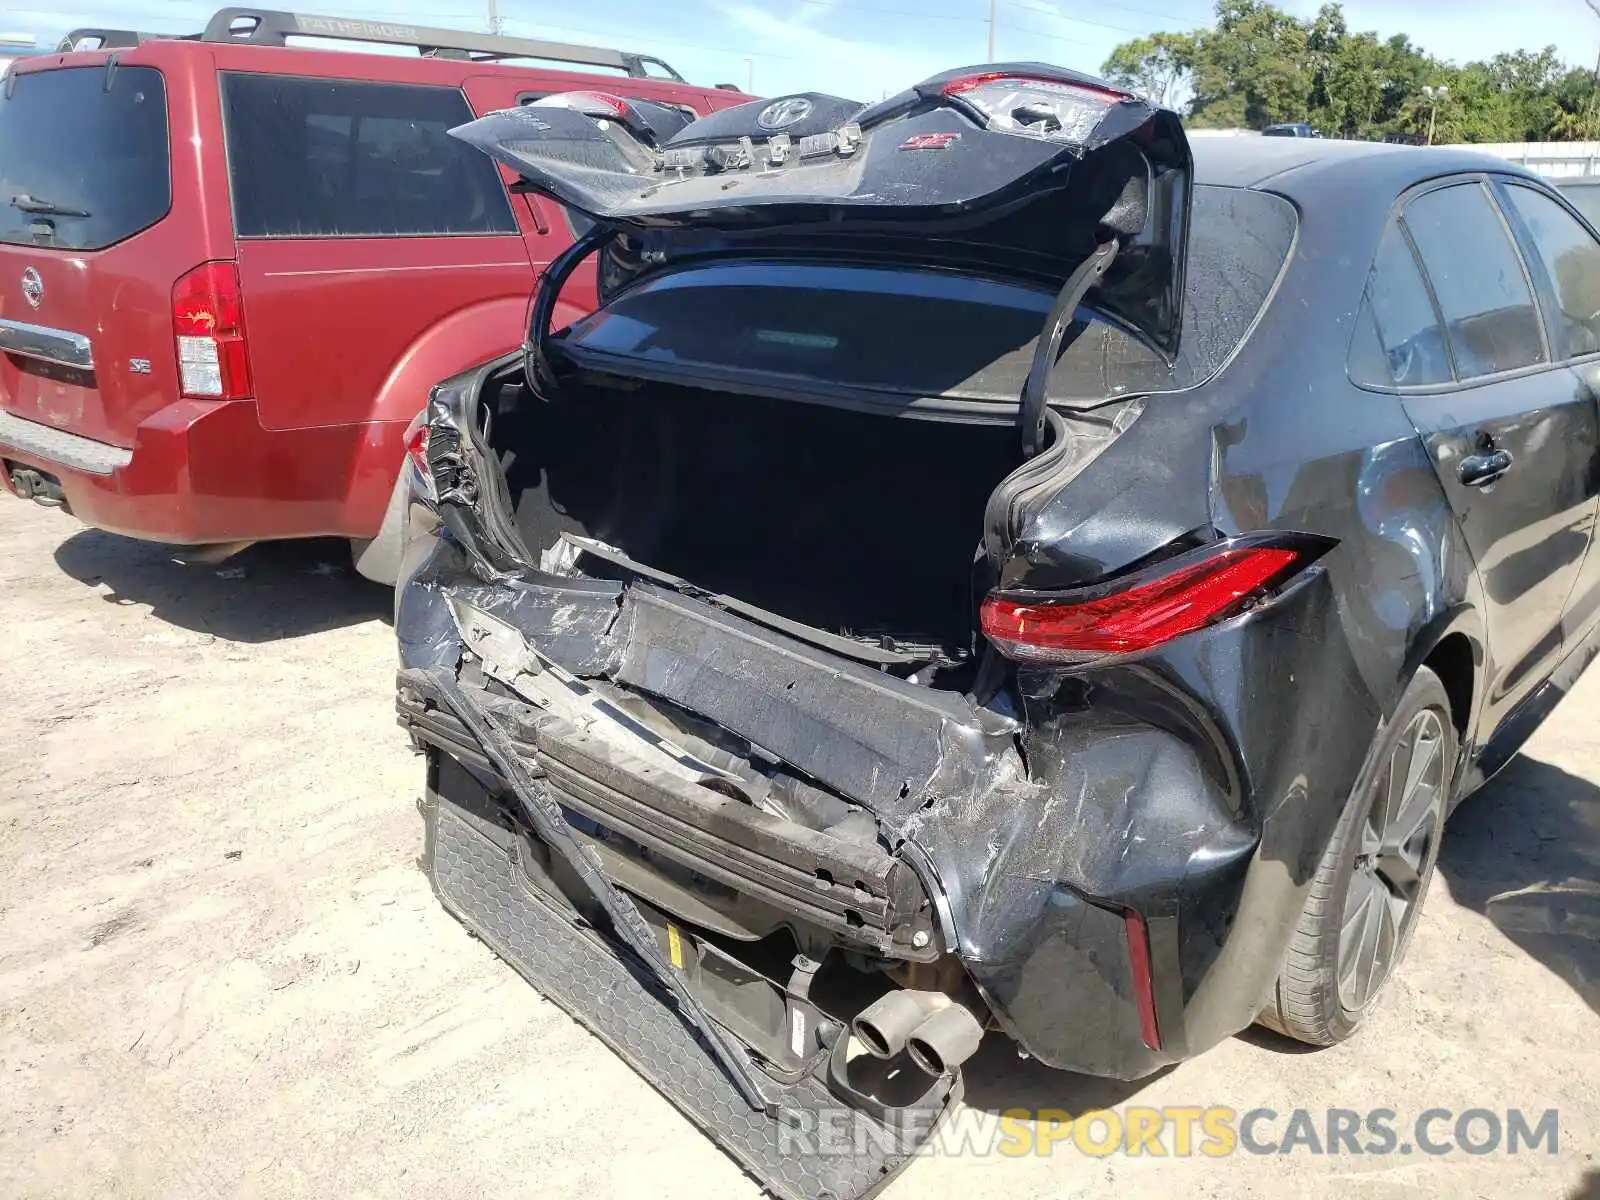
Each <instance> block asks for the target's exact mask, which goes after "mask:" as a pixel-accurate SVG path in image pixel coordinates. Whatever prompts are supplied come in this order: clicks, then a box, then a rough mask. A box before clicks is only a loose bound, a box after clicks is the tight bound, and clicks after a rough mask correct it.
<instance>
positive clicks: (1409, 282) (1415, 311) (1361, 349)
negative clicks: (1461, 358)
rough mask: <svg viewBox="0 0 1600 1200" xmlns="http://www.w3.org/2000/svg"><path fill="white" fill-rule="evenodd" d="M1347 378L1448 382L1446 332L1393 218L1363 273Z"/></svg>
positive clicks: (1411, 384) (1403, 384)
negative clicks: (1362, 298) (1365, 274)
mask: <svg viewBox="0 0 1600 1200" xmlns="http://www.w3.org/2000/svg"><path fill="white" fill-rule="evenodd" d="M1374 338H1376V342H1375V347H1376V349H1375V350H1374V349H1373V346H1374V342H1373V339H1374ZM1350 377H1351V378H1352V379H1354V380H1355V381H1356V382H1357V383H1366V384H1376V385H1378V386H1380V387H1382V386H1387V385H1393V386H1396V387H1417V386H1420V385H1423V384H1430V383H1449V382H1450V378H1451V375H1450V351H1449V348H1448V347H1447V346H1446V344H1445V339H1444V331H1443V330H1442V329H1440V327H1439V318H1438V315H1437V314H1436V313H1435V312H1434V308H1433V301H1432V300H1431V299H1429V297H1428V289H1427V287H1426V285H1424V284H1423V282H1422V275H1421V273H1420V272H1419V271H1418V270H1417V260H1416V256H1415V255H1413V254H1412V253H1411V246H1410V244H1409V243H1408V242H1407V241H1406V236H1405V234H1404V233H1402V232H1401V230H1400V226H1399V223H1398V222H1394V221H1391V222H1390V223H1389V227H1388V228H1387V229H1386V230H1384V234H1383V240H1382V241H1381V242H1380V243H1379V244H1378V256H1377V258H1375V259H1374V260H1373V263H1372V274H1371V275H1369V276H1368V277H1367V295H1366V301H1365V303H1364V304H1363V305H1362V312H1361V316H1360V317H1359V318H1358V326H1357V330H1356V340H1355V345H1354V350H1353V352H1352V358H1351V363H1350Z"/></svg>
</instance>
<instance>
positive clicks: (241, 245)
mask: <svg viewBox="0 0 1600 1200" xmlns="http://www.w3.org/2000/svg"><path fill="white" fill-rule="evenodd" d="M328 39H333V40H334V43H336V44H330V42H329V41H328ZM308 43H309V45H308ZM352 44H359V47H360V48H366V47H371V48H372V49H382V50H384V51H386V52H384V53H373V52H368V53H360V52H357V53H352V52H350V47H351V45H352ZM394 47H409V48H411V49H412V50H413V53H412V54H410V55H401V54H396V53H394V52H393V48H394ZM550 63H559V64H564V65H566V66H567V67H569V68H575V69H568V70H555V69H550V67H549V65H548V64H550ZM597 72H606V73H609V74H610V75H611V76H612V78H603V77H602V78H597ZM583 89H587V90H589V91H591V92H592V91H594V90H596V89H602V90H603V92H604V93H606V96H602V97H601V100H602V101H604V100H606V99H607V97H609V96H619V97H625V98H627V99H628V100H629V101H640V100H643V101H653V102H655V103H656V104H665V105H668V106H671V107H672V108H676V109H679V110H682V111H683V112H685V113H687V114H692V115H704V114H706V113H709V112H712V111H715V110H717V109H721V108H725V107H728V106H730V105H733V104H738V103H742V102H743V101H745V100H746V99H748V97H746V96H743V95H741V94H739V93H738V92H736V91H733V90H732V89H728V88H699V87H691V86H689V85H688V84H686V83H684V81H683V80H682V79H681V77H679V76H678V75H677V73H676V72H674V71H673V70H672V69H671V68H670V67H668V66H667V65H666V64H665V63H662V62H661V61H660V60H658V59H653V58H650V57H647V56H644V55H637V54H628V53H623V52H621V51H616V50H608V49H602V48H595V47H586V46H574V45H566V44H558V43H551V42H541V41H532V40H527V39H519V38H509V37H499V36H487V35H477V34H471V33H463V32H457V31H449V30H437V29H422V28H416V27H413V26H409V25H395V24H385V23H377V22H371V21H358V20H347V19H344V18H330V17H313V16H307V15H303V14H293V13H285V12H276V11H263V10H247V9H223V10H222V11H220V12H219V13H217V14H216V16H215V17H213V18H212V20H211V21H210V22H209V23H208V25H207V27H206V29H205V31H204V32H203V33H201V34H198V35H195V36H194V37H190V38H176V37H159V36H154V35H148V34H139V33H134V32H130V31H120V30H80V31H78V32H75V33H73V34H69V35H68V37H67V39H66V40H65V41H63V43H62V46H61V50H60V52H59V53H57V54H52V55H42V56H37V57H33V58H30V59H27V60H23V61H19V62H17V63H16V64H15V65H14V66H13V67H12V68H11V69H10V70H9V71H8V72H7V73H6V75H5V77H4V82H3V84H0V483H4V484H5V485H6V486H7V487H8V488H9V489H10V490H11V491H13V492H14V493H16V494H17V495H19V496H23V497H31V498H33V499H35V500H39V501H41V502H43V503H47V504H57V505H60V506H62V507H64V508H66V509H67V510H68V511H70V512H71V513H72V514H73V515H74V516H76V517H78V518H79V519H80V520H82V521H84V522H86V523H87V524H89V525H93V526H97V527H99V528H101V529H108V530H112V531H115V532H117V533H121V534H127V535H129V536H132V537H138V538H146V539H150V540H154V541H160V542H167V543H178V544H184V545H188V546H191V547H199V548H200V549H199V550H197V551H193V552H191V553H193V554H195V555H196V556H199V557H205V556H210V557H213V558H215V557H220V556H222V555H224V554H226V553H228V552H229V551H230V550H232V549H234V548H237V547H239V546H242V545H246V544H248V543H250V542H253V541H258V540H264V539H268V538H294V537H308V536H337V537H345V538H349V539H350V540H351V542H352V545H353V549H354V552H355V559H356V566H357V569H359V570H360V571H361V572H362V573H363V574H365V575H368V576H369V577H371V578H375V579H379V580H382V581H386V582H392V581H393V575H394V570H395V566H396V561H397V558H396V555H397V550H398V514H399V508H398V505H397V503H394V502H393V497H394V495H395V493H396V480H397V478H398V476H399V468H400V464H401V461H402V458H403V456H404V448H403V445H402V443H403V440H404V431H405V427H406V425H407V423H408V422H409V421H410V419H411V418H412V417H414V416H415V415H416V414H417V412H418V411H419V410H420V409H421V408H422V406H423V405H424V404H425V403H426V401H427V395H428V389H429V388H430V387H431V385H432V384H433V383H434V382H436V381H437V380H439V379H443V378H446V377H448V376H450V375H452V374H454V373H456V372H458V371H460V370H462V369H464V368H465V367H467V366H470V365H471V364H473V363H477V362H482V361H483V360H485V359H487V358H491V357H493V356H494V355H496V354H499V353H503V352H505V351H508V350H511V349H514V348H515V347H516V346H518V345H519V344H520V343H521V341H522V339H523V335H524V329H525V324H526V315H527V314H526V309H527V297H528V295H529V293H530V292H531V291H532V286H533V280H534V277H535V276H536V274H537V273H538V272H539V271H540V270H541V269H542V268H543V267H544V266H545V265H546V264H547V263H548V262H549V261H550V260H551V259H552V258H553V257H555V256H556V255H557V254H559V253H560V252H561V251H562V250H563V249H564V248H565V247H566V246H568V245H569V244H570V243H571V241H572V238H573V229H572V225H571V219H570V218H569V217H568V215H567V214H566V213H565V212H564V211H563V210H562V209H561V208H560V207H559V206H557V205H555V204H553V203H552V202H551V201H549V200H547V199H542V198H536V197H533V196H529V195H522V194H518V193H516V192H515V191H513V190H511V189H510V188H509V187H508V184H509V182H510V180H511V176H510V175H509V173H507V172H504V171H503V170H501V169H500V168H496V167H495V166H494V165H492V164H491V163H490V162H489V161H488V160H487V159H485V158H484V157H483V156H482V155H480V154H478V153H477V152H476V151H474V150H473V149H472V148H471V147H469V146H466V145H464V144H462V143H461V142H458V141H457V140H455V139H454V138H451V137H449V136H448V135H447V132H446V131H447V130H449V129H450V128H452V127H453V126H456V125H460V124H462V123H464V122H466V121H469V120H471V119H473V117H474V116H476V115H479V114H482V113H485V112H488V111H491V110H495V109H504V108H512V107H515V106H517V105H520V104H527V103H530V102H536V101H538V100H541V99H543V98H545V97H548V96H550V95H552V94H556V93H568V92H572V91H574V90H583ZM621 107H623V106H621V105H619V108H621ZM594 288H595V283H594V278H593V274H592V271H591V273H590V274H589V275H588V276H587V277H581V276H580V277H579V278H576V279H574V280H573V281H572V282H571V284H569V286H568V288H567V290H566V291H565V292H564V293H563V301H564V309H565V312H564V313H563V314H562V315H563V316H565V317H566V318H568V319H570V318H571V317H575V316H577V315H580V314H581V313H582V312H583V311H586V310H587V309H588V308H591V307H593V305H594Z"/></svg>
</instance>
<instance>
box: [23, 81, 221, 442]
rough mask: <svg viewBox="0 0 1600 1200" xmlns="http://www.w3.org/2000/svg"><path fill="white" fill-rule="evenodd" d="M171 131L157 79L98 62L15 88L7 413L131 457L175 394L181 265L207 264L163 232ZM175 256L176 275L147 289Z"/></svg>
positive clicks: (181, 237)
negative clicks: (175, 295) (142, 432)
mask: <svg viewBox="0 0 1600 1200" xmlns="http://www.w3.org/2000/svg"><path fill="white" fill-rule="evenodd" d="M92 61H93V60H91V62H92ZM167 126H168V102H167V88H166V82H165V80H164V78H163V76H162V73H161V72H160V71H159V70H157V69H156V68H155V67H151V66H142V65H137V64H131V63H121V64H112V63H108V62H105V61H100V62H93V65H83V66H76V65H74V66H63V67H55V66H51V67H49V68H46V69H42V70H39V69H35V70H22V71H14V72H13V73H12V74H11V75H10V76H9V77H8V78H7V80H6V84H5V86H4V90H3V93H0V350H3V353H0V409H4V410H5V411H6V412H9V413H11V414H14V415H16V416H19V417H22V418H25V419H27V420H30V421H36V422H39V423H42V424H46V425H50V426H53V427H55V428H58V429H64V430H67V431H69V432H71V433H75V434H79V435H81V436H83V437H87V438H92V439H94V440H96V441H102V442H110V443H114V444H117V445H122V446H131V445H132V443H133V436H134V430H135V428H136V426H137V424H138V422H139V420H140V419H141V418H142V417H143V416H146V415H148V413H149V412H150V411H152V410H153V409H154V408H156V407H159V406H160V405H161V404H162V403H165V402H166V401H167V400H168V399H170V397H171V396H173V395H174V394H175V393H176V391H177V388H176V379H175V373H176V368H175V364H174V362H173V352H172V346H173V341H172V326H171V296H170V288H171V285H172V281H173V279H175V278H176V277H177V276H178V275H179V274H181V268H179V267H178V266H177V263H178V262H179V261H181V259H182V258H183V257H185V256H186V255H187V257H188V258H189V262H188V263H187V264H186V265H193V262H194V261H198V258H199V257H202V256H201V255H199V254H197V253H195V252H193V251H185V250H180V249H178V247H177V243H178V242H180V241H182V242H184V243H185V244H186V245H187V243H188V242H190V241H193V240H194V239H195V238H196V237H198V234H196V233H195V232H194V231H192V230H186V229H182V228H179V226H182V225H184V224H185V223H184V222H182V221H169V220H166V219H165V218H166V217H167V215H168V213H169V211H170V210H171V209H172V206H173V188H172V181H171V155H170V153H169V137H168V128H167ZM169 251H170V252H171V253H170V255H169V253H168V252H169ZM169 256H170V258H171V259H172V261H173V263H174V268H173V269H172V270H171V271H170V272H167V273H165V274H163V273H162V272H160V271H157V272H155V273H154V277H152V271H151V267H152V265H154V264H155V263H157V262H160V261H163V260H165V259H167V258H168V257H169Z"/></svg>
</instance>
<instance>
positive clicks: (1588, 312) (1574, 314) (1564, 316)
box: [1506, 184, 1600, 358]
mask: <svg viewBox="0 0 1600 1200" xmlns="http://www.w3.org/2000/svg"><path fill="white" fill-rule="evenodd" d="M1506 195H1507V196H1509V197H1510V198H1511V207H1512V208H1514V209H1515V210H1516V212H1517V215H1518V216H1519V217H1521V218H1522V223H1523V224H1524V225H1525V226H1527V229H1528V235H1529V236H1530V237H1531V238H1532V239H1533V248H1534V250H1535V252H1536V253H1537V254H1538V255H1539V259H1540V261H1541V262H1543V264H1544V269H1545V274H1546V275H1548V276H1549V278H1550V286H1551V287H1552V288H1554V289H1555V294H1556V312H1555V313H1554V314H1553V315H1554V317H1555V325H1556V327H1557V329H1558V331H1559V338H1560V342H1561V345H1560V346H1559V347H1558V350H1559V352H1560V355H1561V357H1562V358H1576V357H1578V356H1579V355H1583V354H1593V353H1594V352H1595V351H1596V350H1600V242H1597V241H1595V240H1594V234H1592V233H1590V232H1589V231H1588V230H1587V229H1585V228H1584V227H1583V226H1582V225H1581V224H1579V223H1578V222H1577V221H1576V220H1574V219H1573V216H1572V214H1571V213H1569V212H1568V211H1567V210H1566V209H1564V208H1562V207H1561V205H1559V204H1557V203H1556V202H1555V201H1554V200H1552V199H1550V197H1549V196H1546V195H1545V194H1544V193H1543V192H1536V191H1534V190H1533V189H1532V188H1527V187H1518V186H1516V185H1515V184H1513V185H1510V186H1508V187H1507V188H1506Z"/></svg>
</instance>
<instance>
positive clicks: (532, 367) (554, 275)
mask: <svg viewBox="0 0 1600 1200" xmlns="http://www.w3.org/2000/svg"><path fill="white" fill-rule="evenodd" d="M616 236H617V231H616V230H615V229H614V228H611V227H610V226H606V225H596V226H594V227H592V228H591V229H590V230H589V231H588V232H587V233H585V234H584V235H583V236H582V237H580V238H579V239H578V240H577V241H575V242H573V243H572V245H570V246H568V247H567V248H566V249H565V250H563V251H562V252H561V253H560V254H558V255H556V257H555V258H554V259H552V260H551V262H550V265H549V266H547V267H546V268H545V269H544V272H543V273H542V274H541V275H540V276H539V282H538V284H537V285H536V286H535V287H534V289H533V308H532V312H531V314H530V316H529V318H528V340H527V341H526V342H525V343H524V344H523V347H522V368H523V372H524V374H526V375H527V378H528V386H529V387H531V388H533V390H534V391H535V392H538V393H540V394H541V395H546V396H548V395H549V394H550V393H551V392H553V391H555V390H556V387H557V383H556V378H555V374H554V373H553V372H552V371H551V370H550V359H549V354H548V352H547V349H546V342H548V341H549V339H550V319H551V317H552V316H553V315H554V314H555V311H556V299H557V297H559V296H560V295H561V288H562V286H563V285H564V284H565V283H566V282H567V279H568V278H569V277H570V276H571V275H572V273H573V272H574V271H575V270H577V269H578V264H579V263H581V262H582V261H583V260H584V259H586V258H588V257H589V255H591V254H593V253H594V252H595V251H596V250H599V249H600V248H601V247H602V246H604V245H605V244H606V243H607V242H609V241H610V240H611V239H612V238H614V237H616Z"/></svg>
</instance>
